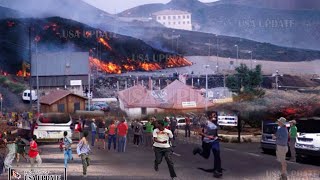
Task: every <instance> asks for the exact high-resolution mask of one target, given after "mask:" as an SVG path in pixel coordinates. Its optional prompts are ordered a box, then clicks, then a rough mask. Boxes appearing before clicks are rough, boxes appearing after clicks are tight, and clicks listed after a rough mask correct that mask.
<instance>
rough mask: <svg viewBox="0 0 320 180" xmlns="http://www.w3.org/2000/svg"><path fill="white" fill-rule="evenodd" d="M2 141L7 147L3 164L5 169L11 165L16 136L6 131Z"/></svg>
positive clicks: (14, 153)
mask: <svg viewBox="0 0 320 180" xmlns="http://www.w3.org/2000/svg"><path fill="white" fill-rule="evenodd" d="M3 141H4V143H5V144H6V147H7V149H8V154H7V156H6V158H5V160H4V166H5V169H6V170H9V168H11V167H12V162H13V160H14V158H15V155H16V136H15V134H12V133H11V131H8V132H7V134H6V135H5V136H4V138H3Z"/></svg>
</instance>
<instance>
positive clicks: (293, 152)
mask: <svg viewBox="0 0 320 180" xmlns="http://www.w3.org/2000/svg"><path fill="white" fill-rule="evenodd" d="M296 124H297V122H296V121H295V120H292V121H290V129H289V134H290V142H289V144H290V151H291V158H292V159H291V160H292V161H296V149H295V147H294V146H295V144H296V138H297V133H298V128H297V126H296Z"/></svg>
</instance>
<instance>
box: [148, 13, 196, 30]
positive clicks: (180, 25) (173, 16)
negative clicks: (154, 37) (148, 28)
mask: <svg viewBox="0 0 320 180" xmlns="http://www.w3.org/2000/svg"><path fill="white" fill-rule="evenodd" d="M153 16H154V18H155V19H156V21H157V22H159V23H160V24H162V25H164V26H165V27H167V28H172V29H182V30H189V31H191V30H192V19H191V13H189V12H186V11H180V10H163V11H158V12H156V13H154V14H153Z"/></svg>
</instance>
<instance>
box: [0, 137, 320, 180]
mask: <svg viewBox="0 0 320 180" xmlns="http://www.w3.org/2000/svg"><path fill="white" fill-rule="evenodd" d="M130 140H131V139H130ZM75 146H76V145H75V143H74V148H73V149H74V151H75ZM196 146H197V145H195V144H193V143H191V142H188V141H177V142H176V147H175V148H174V155H173V159H174V162H175V169H176V173H177V175H178V177H179V179H181V180H198V179H199V180H205V179H214V178H213V177H212V173H210V172H206V171H205V170H207V171H209V170H210V169H212V167H213V158H212V157H211V158H210V159H209V160H205V159H202V158H201V157H199V156H194V155H193V154H192V149H193V148H194V147H196ZM40 147H41V149H42V154H41V156H42V160H43V165H42V167H58V166H59V167H63V154H62V153H61V152H60V150H59V148H58V144H42V145H40ZM74 157H75V159H74V160H73V161H72V162H71V163H70V164H69V168H68V180H73V179H75V180H79V179H83V178H82V165H81V160H80V158H79V157H77V156H76V154H75V152H74ZM221 158H222V166H223V168H224V177H223V179H225V180H233V179H237V180H257V179H259V180H273V179H278V178H277V177H278V174H279V171H278V169H279V164H278V162H277V161H276V159H275V156H274V155H267V154H262V153H261V151H260V149H259V144H258V143H251V144H225V143H222V150H221ZM153 160H154V154H153V151H152V148H151V147H143V146H141V147H136V146H134V145H133V144H132V142H131V141H130V142H129V144H128V147H127V151H126V153H118V152H115V151H113V150H111V151H108V150H102V149H98V148H97V147H94V148H93V152H92V155H91V165H90V166H89V168H88V177H87V178H86V179H108V180H120V179H121V180H129V179H132V180H143V179H145V180H166V179H170V177H169V171H168V168H167V164H166V162H165V161H164V160H163V162H162V164H161V165H160V166H159V171H158V172H155V171H154V170H153ZM27 166H29V165H28V164H26V163H22V164H21V165H20V168H21V167H27ZM201 168H203V169H201ZM288 170H289V179H295V180H298V179H299V180H300V179H301V180H302V179H308V180H316V179H319V174H320V168H319V166H315V165H307V164H298V163H295V162H288ZM1 178H4V179H6V177H5V176H1Z"/></svg>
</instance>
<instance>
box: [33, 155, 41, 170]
mask: <svg viewBox="0 0 320 180" xmlns="http://www.w3.org/2000/svg"><path fill="white" fill-rule="evenodd" d="M35 162H37V166H38V167H39V166H40V165H41V163H42V160H41V157H40V155H39V154H38V155H37V156H36V157H35V158H30V163H31V169H33V168H34V164H35Z"/></svg>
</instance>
